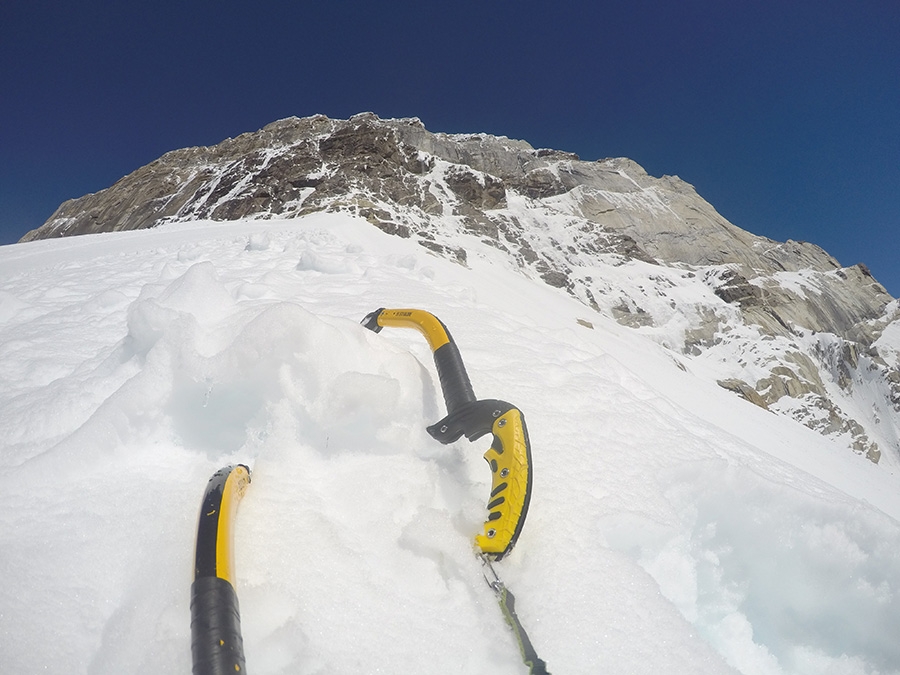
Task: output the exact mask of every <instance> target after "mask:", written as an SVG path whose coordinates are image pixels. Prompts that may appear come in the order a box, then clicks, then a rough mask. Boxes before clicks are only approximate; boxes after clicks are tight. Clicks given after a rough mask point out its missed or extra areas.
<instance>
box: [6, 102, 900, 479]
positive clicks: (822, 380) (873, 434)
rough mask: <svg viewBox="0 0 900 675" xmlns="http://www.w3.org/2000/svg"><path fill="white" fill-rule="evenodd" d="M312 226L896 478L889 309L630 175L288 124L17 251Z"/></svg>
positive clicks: (519, 150)
mask: <svg viewBox="0 0 900 675" xmlns="http://www.w3.org/2000/svg"><path fill="white" fill-rule="evenodd" d="M318 211H342V212H351V213H354V214H357V215H359V216H361V217H363V218H365V219H367V220H368V221H369V222H370V223H371V224H372V225H374V226H375V227H378V228H380V229H381V230H383V231H385V232H387V233H389V234H392V235H396V236H400V237H407V238H412V239H414V240H416V241H417V242H418V243H419V244H421V245H422V246H424V247H426V248H428V249H430V250H431V251H433V252H434V253H435V254H437V255H441V256H446V257H449V258H451V259H453V260H455V261H457V262H459V263H460V264H462V265H466V264H468V263H469V262H470V256H471V255H472V254H473V252H477V251H478V250H482V249H483V248H484V246H489V247H491V249H494V250H496V251H500V252H501V253H502V254H503V259H504V260H506V261H507V264H509V265H510V266H511V267H512V266H514V267H515V268H517V269H519V270H521V271H522V272H523V273H524V274H527V275H531V276H534V277H535V278H540V279H542V280H543V281H544V282H546V283H547V284H550V285H551V286H554V287H557V288H559V289H561V290H562V291H564V292H566V293H568V294H570V295H572V296H574V297H576V298H578V299H579V300H580V301H581V302H583V303H584V304H585V305H586V306H587V307H590V308H591V309H592V310H594V311H596V312H598V313H600V314H603V315H607V316H610V317H612V318H614V319H615V320H616V321H618V322H619V323H620V324H623V325H625V326H629V327H631V328H633V329H634V330H635V331H637V332H640V333H642V334H644V335H647V336H649V337H651V338H652V339H655V340H657V341H658V342H659V343H661V344H663V345H664V346H666V347H668V348H669V349H671V350H672V351H673V358H674V359H675V360H676V361H677V363H678V364H679V366H680V367H682V368H684V369H689V370H691V371H693V372H695V373H697V374H699V375H701V376H704V377H709V378H711V379H714V380H715V381H717V382H718V383H719V384H720V385H721V386H723V387H725V388H727V389H729V390H732V391H734V392H735V393H737V394H739V395H740V396H743V397H744V398H746V399H747V400H748V401H750V402H752V403H754V404H756V405H758V406H762V407H764V408H767V409H768V410H770V411H772V412H773V413H776V414H782V415H788V416H791V417H793V418H794V419H796V420H798V421H799V422H801V423H803V424H805V425H806V426H808V427H810V428H812V429H815V430H817V431H819V432H821V433H823V434H825V435H828V436H831V437H833V438H835V439H836V440H837V441H839V442H841V443H844V444H846V445H847V446H849V447H851V448H852V449H853V450H854V451H856V452H858V453H860V454H863V455H865V456H866V457H868V458H869V459H870V460H872V461H874V462H878V461H879V459H880V458H882V456H883V453H884V452H885V450H887V452H888V455H887V456H888V457H891V465H892V466H893V465H894V464H900V303H898V301H896V300H894V299H893V298H892V297H891V296H890V295H888V293H887V292H886V291H885V289H884V288H883V287H882V286H881V285H880V284H879V283H878V282H877V281H876V280H875V279H874V278H872V275H871V274H870V272H869V270H868V269H867V268H866V267H865V266H864V265H862V264H858V265H854V266H852V267H842V266H841V265H840V264H839V263H838V262H837V261H836V260H835V259H834V258H832V257H831V256H829V255H828V254H827V253H826V252H825V251H823V250H822V249H821V248H819V247H818V246H815V245H814V244H810V243H805V242H796V241H790V240H789V241H787V242H776V241H773V240H771V239H767V238H765V237H759V236H755V235H753V234H750V233H748V232H746V231H744V230H742V229H740V228H738V227H736V226H735V225H732V224H731V223H729V222H728V221H727V220H726V219H725V218H723V217H722V216H721V215H720V214H718V213H717V212H716V210H715V209H714V208H713V207H712V206H711V205H710V204H709V203H707V202H706V201H705V200H703V199H702V198H701V197H700V196H699V195H698V194H697V192H696V191H695V190H694V188H693V187H692V186H691V185H689V184H688V183H686V182H684V181H682V180H681V179H679V178H677V177H674V176H663V177H662V178H654V177H652V176H649V175H648V174H647V173H646V172H645V171H644V170H643V169H642V168H641V167H640V166H638V165H637V164H636V163H635V162H633V161H631V160H628V159H624V158H617V159H604V160H599V161H595V162H588V161H582V160H580V159H579V158H578V157H577V156H576V155H574V154H572V153H567V152H561V151H557V150H547V149H535V148H533V147H532V146H530V145H529V144H528V143H526V142H524V141H519V140H511V139H508V138H505V137H497V136H490V135H486V134H441V133H432V132H429V131H427V130H426V129H425V127H424V126H423V125H422V123H421V122H420V121H419V120H418V119H399V120H382V119H379V118H378V117H376V116H375V115H373V114H371V113H364V114H361V115H356V116H354V117H352V118H350V119H349V120H333V119H329V118H327V117H324V116H321V115H317V116H314V117H309V118H304V119H298V118H290V119H285V120H280V121H278V122H274V123H273V124H270V125H268V126H266V127H265V128H263V129H261V130H260V131H257V132H255V133H247V134H242V135H241V136H238V137H237V138H234V139H228V140H225V141H223V142H222V143H219V144H218V145H216V146H213V147H197V148H186V149H182V150H175V151H173V152H169V153H167V154H165V155H163V156H162V157H160V158H159V159H158V160H156V161H154V162H152V163H150V164H148V165H147V166H144V167H142V168H140V169H138V170H137V171H135V172H133V173H131V174H129V175H128V176H125V177H124V178H122V179H121V180H119V181H118V182H117V183H115V184H114V185H113V186H111V187H109V188H107V189H105V190H102V191H100V192H98V193H96V194H90V195H86V196H84V197H81V198H79V199H75V200H71V201H68V202H65V203H64V204H62V205H61V206H60V207H59V209H57V211H56V212H55V213H54V214H53V215H52V216H51V217H50V219H49V220H48V221H47V222H46V223H45V224H44V225H42V226H41V227H39V228H37V229H36V230H33V231H31V232H29V233H28V234H27V235H26V236H25V237H24V238H23V241H29V240H33V239H41V238H48V237H60V236H70V235H75V234H85V233H92V232H106V231H119V230H132V229H140V228H148V227H154V226H157V225H160V224H163V223H168V222H177V221H186V220H198V219H208V220H214V221H217V220H218V221H225V220H235V219H239V218H260V219H267V218H280V219H281V218H295V217H302V216H304V215H306V214H309V213H313V212H318ZM583 323H584V325H588V326H589V325H590V322H589V321H587V320H585V321H584V322H583Z"/></svg>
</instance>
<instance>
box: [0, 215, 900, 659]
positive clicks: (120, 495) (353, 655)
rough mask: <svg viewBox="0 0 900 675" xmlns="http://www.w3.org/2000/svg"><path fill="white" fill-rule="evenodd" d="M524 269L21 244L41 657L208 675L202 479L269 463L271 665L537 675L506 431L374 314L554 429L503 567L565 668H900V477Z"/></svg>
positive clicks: (7, 494)
mask: <svg viewBox="0 0 900 675" xmlns="http://www.w3.org/2000/svg"><path fill="white" fill-rule="evenodd" d="M500 256H502V254H501V253H500V252H498V251H497V250H496V249H495V248H493V247H491V246H484V247H483V248H481V249H473V253H472V254H470V256H469V259H468V266H467V267H463V266H461V265H459V264H456V263H453V262H451V261H448V260H446V259H444V258H442V257H438V256H435V255H432V254H431V253H429V252H428V251H427V250H426V249H424V248H422V247H420V246H418V245H416V244H415V243H414V242H411V241H409V240H404V239H400V238H397V237H391V236H389V235H387V234H385V233H383V232H381V231H379V230H377V229H375V228H372V227H371V226H369V225H368V224H367V223H365V222H364V221H362V220H360V219H357V218H354V217H350V216H339V215H322V214H319V215H314V216H309V217H306V218H302V219H297V220H289V221H270V222H262V223H261V222H258V221H257V222H237V223H234V224H230V225H224V226H223V225H211V224H207V223H193V224H190V225H178V226H167V227H164V228H160V229H157V230H152V231H140V232H129V233H117V234H103V235H91V236H89V237H85V238H79V239H76V240H53V241H42V242H33V243H29V244H20V245H15V246H8V247H2V248H0V279H2V288H3V292H2V294H0V452H2V453H3V457H2V458H3V466H4V467H5V468H4V469H3V471H2V473H0V514H2V515H0V519H2V523H3V526H2V527H0V550H3V551H4V553H3V555H2V556H0V574H2V575H3V579H4V581H5V583H4V585H3V588H2V590H0V607H2V608H3V610H2V612H0V634H2V635H3V637H4V644H5V645H6V651H7V663H8V667H9V669H10V671H11V672H21V673H31V672H60V673H62V672H65V673H72V672H82V673H91V674H97V673H110V674H112V673H123V672H127V673H150V672H160V671H163V672H188V671H189V670H190V613H189V607H188V603H189V588H190V583H191V581H192V562H193V543H194V536H195V528H196V522H197V515H198V509H199V504H200V499H201V496H202V491H203V488H204V487H205V485H206V481H207V479H208V478H209V476H210V475H211V474H212V473H213V472H214V471H215V470H217V469H219V468H220V467H222V466H224V465H225V464H229V463H234V462H242V463H246V464H248V465H249V466H250V467H251V468H252V471H253V479H252V484H251V485H250V487H249V489H248V491H247V493H246V496H245V497H244V499H243V501H242V502H241V505H240V508H239V511H238V515H237V523H236V537H235V548H236V556H237V559H236V579H237V590H238V595H239V598H240V605H241V614H242V623H243V634H244V644H245V652H246V657H247V663H248V668H249V669H250V671H251V672H253V673H259V674H266V673H268V674H276V673H292V674H297V673H301V674H302V673H310V674H312V673H360V674H363V673H372V672H432V673H458V672H466V673H510V674H512V673H522V672H524V667H523V665H522V663H521V660H520V657H519V654H518V651H517V647H516V644H515V641H514V639H513V638H512V635H511V634H510V632H509V630H508V627H507V626H506V624H505V622H504V620H503V617H502V615H501V613H500V610H499V608H498V607H497V604H496V601H495V599H494V596H493V593H492V592H491V590H490V589H489V588H488V587H487V586H486V585H485V583H484V581H483V579H482V573H481V568H480V563H479V562H478V560H477V559H476V557H475V556H474V555H473V538H474V535H475V534H476V533H478V532H480V531H481V526H482V520H483V517H484V504H485V502H486V498H487V495H488V492H489V490H490V475H489V472H488V470H487V468H485V466H484V462H483V460H482V458H481V454H482V453H483V452H484V451H485V450H486V449H487V447H486V444H484V443H481V442H479V443H476V444H470V443H468V442H466V441H465V440H463V441H460V442H457V443H454V444H452V445H450V446H442V445H440V444H438V443H436V442H435V441H434V440H433V439H431V438H430V437H429V436H428V435H427V433H426V432H425V426H426V425H427V424H430V423H432V422H434V421H436V420H437V419H439V418H440V417H441V416H442V415H443V413H444V411H443V402H442V400H441V395H440V391H439V386H438V384H437V380H436V375H435V373H434V371H433V366H432V362H431V353H430V351H429V349H428V346H427V344H426V343H425V341H424V340H422V339H421V336H419V335H418V334H416V333H415V332H414V331H392V332H388V331H385V332H383V333H381V334H378V335H376V334H373V333H371V332H369V331H367V330H365V329H364V328H363V327H361V326H360V325H359V321H360V320H361V319H362V317H363V316H365V315H366V314H367V313H368V312H370V311H372V310H374V309H376V308H378V307H391V306H393V307H404V306H410V307H421V308H423V309H427V310H429V311H431V312H433V313H435V314H436V315H437V316H439V317H440V318H441V319H442V320H443V321H444V322H445V323H446V324H447V325H448V327H450V329H451V331H452V332H453V335H454V338H455V339H456V341H457V343H458V344H459V347H460V350H461V352H462V355H463V358H464V360H465V362H466V365H467V367H468V370H469V374H470V376H471V379H472V384H473V386H474V389H475V391H476V393H478V395H479V396H480V397H484V398H488V397H501V398H504V399H506V400H510V401H514V402H515V404H516V405H517V406H518V407H519V408H521V410H522V411H523V412H524V413H525V415H526V416H527V420H528V427H529V433H530V436H531V442H532V446H533V453H534V457H533V459H534V493H533V497H532V501H531V508H530V511H529V515H528V521H527V523H526V525H525V527H524V530H523V533H522V536H521V538H520V540H519V543H518V546H517V548H516V549H515V551H514V552H513V553H512V554H510V555H509V556H508V557H507V558H505V559H504V560H503V562H501V563H499V564H498V565H497V568H498V571H499V572H500V574H501V576H502V577H503V579H504V581H505V582H506V583H507V584H508V585H509V587H510V588H511V589H512V590H513V591H514V592H515V594H516V597H517V600H518V602H517V611H518V613H519V616H520V618H521V619H522V622H523V624H524V625H525V626H526V628H527V629H528V631H529V635H530V637H531V638H532V641H533V642H534V644H535V647H536V648H537V651H538V653H539V654H540V655H541V657H542V658H544V659H545V660H546V661H547V663H548V667H549V669H550V670H551V671H552V672H554V673H557V674H560V673H594V672H605V673H647V674H648V675H649V674H651V673H654V674H655V673H660V672H675V673H734V672H740V673H746V674H763V673H765V674H772V675H782V674H788V673H791V674H794V673H797V674H803V675H806V674H810V675H811V674H813V673H842V674H858V675H863V674H871V673H876V672H878V673H897V672H900V668H898V664H900V648H898V646H897V642H896V640H895V635H894V633H895V630H894V627H895V626H896V625H897V624H898V622H900V597H898V593H900V590H898V587H897V584H898V579H900V554H898V553H897V552H898V551H900V522H898V519H900V496H898V495H900V490H898V485H897V480H898V479H897V476H896V475H895V474H894V473H893V472H892V471H891V470H889V469H888V468H886V467H884V466H875V465H874V464H872V463H870V462H868V461H866V460H865V459H864V458H862V457H859V456H857V455H853V454H849V453H846V451H844V450H843V449H842V447H841V446H840V445H839V444H837V443H834V442H832V441H829V440H828V439H825V438H823V437H822V436H821V435H819V434H816V433H814V432H812V431H810V430H809V429H806V428H805V427H802V426H800V425H798V424H796V423H795V422H793V421H791V420H789V419H786V418H782V417H778V416H775V415H772V414H771V413H769V412H767V411H765V410H763V409H761V408H760V407H758V406H754V405H751V404H750V403H747V402H745V401H743V400H741V399H739V398H737V397H734V396H732V395H730V394H729V393H728V392H726V391H725V390H724V389H721V388H720V387H718V386H716V385H715V384H714V383H712V384H711V383H709V381H708V378H706V377H705V376H704V374H703V373H702V372H699V373H698V372H694V367H693V366H694V364H693V362H691V361H690V360H689V359H687V358H685V357H682V356H680V355H678V354H674V353H673V352H671V351H670V350H667V349H665V348H664V347H662V346H661V345H660V344H659V340H658V339H652V338H650V337H646V336H642V335H640V334H638V333H636V332H635V331H633V330H630V329H628V328H625V327H623V326H621V325H619V324H617V323H616V322H614V321H612V320H608V319H605V318H603V317H599V316H597V315H592V316H590V317H587V318H589V319H590V320H587V318H586V314H585V311H584V310H585V307H584V305H582V304H580V303H579V302H577V301H576V300H575V299H573V298H572V297H570V296H569V295H568V294H566V292H565V291H563V290H560V289H554V288H551V287H549V286H547V285H546V284H543V283H541V282H539V281H535V280H533V279H529V278H527V277H526V276H524V275H522V274H519V273H517V272H515V271H514V270H511V269H509V268H508V267H507V266H505V265H504V263H503V259H502V257H500ZM700 365H701V366H702V363H701V364H700ZM483 440H486V439H483ZM48 636H52V640H51V639H48Z"/></svg>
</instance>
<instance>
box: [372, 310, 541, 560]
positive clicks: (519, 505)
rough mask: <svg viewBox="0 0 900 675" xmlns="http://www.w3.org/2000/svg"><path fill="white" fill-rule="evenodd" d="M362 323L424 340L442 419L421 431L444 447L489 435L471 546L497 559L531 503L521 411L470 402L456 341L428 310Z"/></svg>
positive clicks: (381, 315)
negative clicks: (487, 481)
mask: <svg viewBox="0 0 900 675" xmlns="http://www.w3.org/2000/svg"><path fill="white" fill-rule="evenodd" d="M362 324H363V326H365V327H366V328H368V329H369V330H373V331H375V332H376V333H377V332H379V331H381V329H382V328H384V327H390V326H396V327H401V328H415V329H417V330H418V331H420V332H421V333H422V334H423V335H424V336H425V339H426V340H428V346H429V347H431V351H432V354H433V356H434V364H435V367H436V368H437V373H438V379H439V380H440V383H441V391H442V393H443V395H444V402H445V403H446V404H447V416H446V417H445V418H444V419H442V420H441V421H439V422H437V423H436V424H432V425H431V426H430V427H427V431H428V433H429V434H431V436H432V437H433V438H435V439H436V440H438V441H440V442H441V443H445V444H446V443H453V442H454V441H456V440H458V439H459V438H460V437H461V436H465V437H466V438H467V439H469V440H470V441H475V440H478V439H479V438H481V437H482V436H484V435H486V434H487V433H488V432H490V433H491V434H493V437H494V440H493V442H492V443H491V447H490V448H489V449H488V451H487V452H486V453H485V454H484V458H485V460H487V463H488V465H489V466H490V467H491V496H490V499H489V500H488V505H487V509H488V512H489V514H488V517H487V520H486V521H485V523H484V532H483V533H482V534H479V535H477V536H476V537H475V543H476V544H477V545H478V547H479V548H480V549H481V551H482V553H484V555H485V556H487V557H488V558H489V559H491V560H500V559H501V558H502V557H503V556H505V555H506V554H507V553H509V552H510V551H511V550H512V548H513V546H515V544H516V540H517V539H518V537H519V533H520V532H521V531H522V526H523V525H524V524H525V516H526V514H527V513H528V503H529V501H530V499H531V445H530V443H529V441H528V429H527V427H526V426H525V417H524V415H522V411H520V410H519V409H518V408H516V407H515V406H514V405H512V404H511V403H507V402H506V401H499V400H496V399H483V400H478V399H476V398H475V392H474V391H473V390H472V384H471V382H469V376H468V374H467V373H466V368H465V366H464V365H463V361H462V357H461V356H460V354H459V349H458V348H457V346H456V343H455V342H454V341H453V338H452V337H451V335H450V332H449V331H448V330H447V327H446V326H445V325H444V324H443V323H442V322H441V321H440V319H438V318H437V317H436V316H434V315H433V314H431V313H430V312H426V311H424V310H421V309H384V308H382V309H377V310H375V311H374V312H372V313H371V314H368V315H367V316H366V317H365V318H364V319H363V321H362Z"/></svg>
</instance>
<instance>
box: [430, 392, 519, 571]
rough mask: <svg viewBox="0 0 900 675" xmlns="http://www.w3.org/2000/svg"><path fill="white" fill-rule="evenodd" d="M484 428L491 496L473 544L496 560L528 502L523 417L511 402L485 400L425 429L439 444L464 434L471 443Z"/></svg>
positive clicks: (516, 532) (506, 550)
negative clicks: (488, 437)
mask: <svg viewBox="0 0 900 675" xmlns="http://www.w3.org/2000/svg"><path fill="white" fill-rule="evenodd" d="M488 432H490V433H491V434H493V442H492V443H491V447H490V448H489V449H488V451H487V452H486V453H485V454H484V458H485V460H486V461H487V463H488V466H490V468H491V496H490V501H489V502H488V505H487V510H488V518H487V520H486V521H485V523H484V531H483V533H482V534H479V535H477V536H476V537H475V543H476V544H477V545H478V547H479V548H480V549H481V551H482V552H483V553H484V554H485V555H487V556H489V557H490V558H491V559H493V560H500V559H501V558H502V557H503V556H505V555H506V554H507V553H509V552H510V551H511V550H512V549H513V546H515V544H516V540H517V539H518V538H519V533H520V532H521V531H522V526H523V525H524V524H525V516H526V514H527V513H528V503H529V501H530V500H531V443H530V442H529V440H528V428H527V427H526V426H525V416H524V415H523V414H522V412H521V411H520V410H519V409H518V408H516V407H515V406H513V405H511V404H510V403H507V402H505V401H498V400H493V399H485V400H482V401H475V402H474V403H470V404H468V405H465V406H463V407H462V408H460V409H459V410H457V411H456V412H454V413H452V414H450V415H448V416H447V417H445V418H444V419H442V420H441V421H440V422H438V423H437V424H433V425H432V426H430V427H428V433H430V434H431V435H432V437H434V438H435V439H437V440H438V441H440V442H442V443H452V442H454V441H455V440H457V439H458V438H459V437H460V436H462V435H465V436H466V438H468V439H469V440H470V441H474V440H477V439H478V438H480V437H481V436H484V435H485V434H487V433H488Z"/></svg>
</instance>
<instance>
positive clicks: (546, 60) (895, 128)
mask: <svg viewBox="0 0 900 675" xmlns="http://www.w3.org/2000/svg"><path fill="white" fill-rule="evenodd" d="M369 110H370V111H373V112H375V113H377V114H378V115H379V116H381V117H419V118H421V119H422V121H423V122H424V124H425V126H426V127H427V128H428V129H430V130H431V131H445V132H482V131H483V132H488V133H493V134H500V135H505V136H510V137H512V138H521V139H524V140H527V141H528V142H530V143H531V144H532V145H534V146H535V147H551V148H556V149H560V150H568V151H572V152H576V153H578V154H579V155H580V156H581V157H582V159H588V160H593V159H599V158H603V157H614V156H625V157H630V158H631V159H634V160H635V161H637V162H638V163H640V164H641V165H643V166H644V168H645V169H647V171H648V172H649V173H650V174H652V175H654V176H661V175H663V174H677V175H678V176H680V177H681V178H683V179H684V180H686V181H688V182H690V183H691V184H693V185H694V186H695V187H696V189H697V191H698V192H699V193H700V194H701V195H702V196H703V197H705V198H706V199H707V200H708V201H710V202H711V203H712V204H713V206H715V207H716V208H717V209H718V211H719V212H720V213H722V215H724V216H725V217H726V218H728V219H729V220H730V221H731V222H733V223H734V224H735V225H738V226H739V227H743V228H744V229H746V230H749V231H751V232H753V233H755V234H761V235H765V236H769V237H772V238H773V239H778V240H781V241H783V240H786V239H798V240H805V241H811V242H814V243H816V244H819V245H820V246H822V247H823V248H825V249H826V250H827V251H828V252H829V253H831V254H832V255H834V256H835V257H836V258H837V259H838V260H839V261H840V262H841V264H843V265H852V264H855V263H857V262H864V263H866V264H867V265H868V266H869V268H870V269H871V270H872V272H873V274H874V275H875V277H876V278H877V279H878V280H879V281H881V283H882V284H884V285H885V286H886V288H887V289H888V291H889V292H891V293H892V295H894V296H898V295H900V266H898V265H897V262H896V260H897V257H898V252H900V2H898V1H897V0H853V1H852V2H850V1H848V0H840V1H837V0H752V1H751V0H678V1H677V2H671V1H669V0H657V1H653V2H651V1H649V0H618V1H616V2H611V1H608V0H592V1H582V0H573V1H571V2H555V3H551V2H534V1H530V0H516V1H512V0H494V1H493V2H485V1H484V0H481V1H479V2H473V1H470V0H455V2H452V3H434V2H428V0H415V1H412V0H390V1H384V2H378V1H375V0H372V1H370V2H346V1H343V0H328V1H327V2H316V3H312V2H306V1H303V0H256V1H255V2H233V1H230V0H217V1H215V2H212V1H209V0H189V1H185V0H178V1H177V2H176V1H172V0H154V2H139V3H138V2H135V3H131V2H122V1H121V0H118V1H116V2H111V1H92V0H85V1H82V2H72V3H62V2H59V1H58V0H53V1H50V0H27V1H26V0H9V1H5V2H2V3H0V243H11V242H14V241H16V240H17V239H18V238H19V237H20V236H21V235H23V234H24V233H25V232H26V231H27V230H29V229H32V228H34V227H37V226H38V225H40V224H41V223H43V222H44V220H46V219H47V218H48V217H49V216H50V214H51V213H52V212H53V211H54V210H55V208H56V207H57V206H58V205H59V204H60V203H61V202H62V201H64V200H65V199H70V198H73V197H79V196H81V195H83V194H86V193H88V192H96V191H97V190H100V189H102V188H104V187H107V186H109V185H111V184H112V183H113V182H115V181H116V180H118V179H119V178H120V177H122V176H124V175H125V174H128V173H130V172H131V171H133V170H134V169H137V168H138V167H140V166H142V165H144V164H146V163H148V162H150V161H152V160H154V159H156V158H157V157H159V156H160V155H161V154H163V153H164V152H166V151H168V150H173V149H176V148H181V147H186V146H192V145H212V144H214V143H217V142H219V141H221V140H223V139H225V138H227V137H232V136H236V135H238V134H240V133H242V132H245V131H254V130H256V129H258V128H260V127H262V126H264V125H266V124H268V123H269V122H272V121H274V120H276V119H280V118H283V117H288V116H291V115H296V116H299V117H304V116H307V115H312V114H315V113H324V114H326V115H328V116H330V117H338V118H346V117H349V116H350V115H353V114H354V113H357V112H362V111H369Z"/></svg>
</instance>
